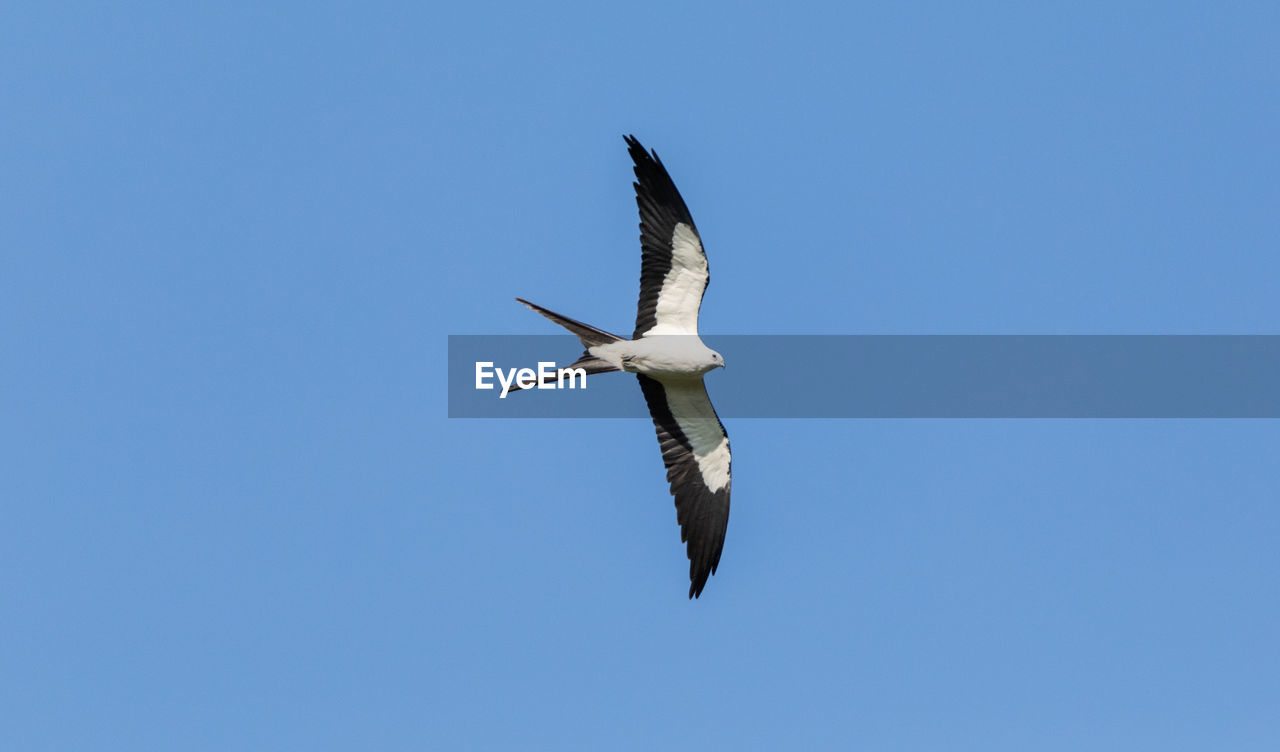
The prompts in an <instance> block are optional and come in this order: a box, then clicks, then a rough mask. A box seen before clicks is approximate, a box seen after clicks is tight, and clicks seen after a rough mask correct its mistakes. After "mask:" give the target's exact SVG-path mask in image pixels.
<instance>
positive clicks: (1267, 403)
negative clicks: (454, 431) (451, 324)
mask: <svg viewBox="0 0 1280 752" xmlns="http://www.w3.org/2000/svg"><path fill="white" fill-rule="evenodd" d="M702 339H703V341H705V342H706V343H707V345H708V346H710V347H712V348H714V349H716V350H718V351H719V352H720V353H721V354H722V355H723V356H724V359H725V363H726V368H724V369H723V370H721V369H717V370H715V371H712V372H711V373H709V374H707V376H706V385H707V390H708V392H709V393H710V395H711V400H712V402H713V403H714V404H715V407H716V410H717V412H719V414H720V416H721V417H722V418H1276V417H1280V336H1277V335H1208V336H1190V335H1187V336H1184V335H1172V336H1170V335H1150V336H1149V335H1121V336H1093V335H1088V336H1077V335H1069V336H1044V335H995V336H985V335H983V336H969V335H960V336H952V335H947V336H938V335H918V336H896V335H895V336H877V335H839V336H828V335H722V336H713V335H704V336H703V338H702ZM581 352H582V346H581V345H580V344H579V343H578V341H577V340H576V339H574V338H573V337H572V336H567V335H564V336H562V335H545V336H544V335H537V336H502V335H475V336H472V335H453V336H450V337H449V363H448V367H449V417H451V418H647V417H648V411H647V410H646V408H645V404H644V399H643V397H642V396H641V394H640V389H639V387H638V386H637V385H636V381H635V378H634V377H633V376H631V375H630V374H620V373H608V374H597V375H595V376H588V377H587V378H586V380H585V383H586V387H585V388H582V385H581V382H579V381H577V380H574V381H573V383H572V384H570V383H562V385H561V386H562V388H557V389H530V390H526V391H516V392H509V393H508V394H506V396H505V397H503V396H502V379H503V378H506V379H507V381H508V383H512V382H511V379H512V378H515V377H518V376H519V371H518V369H522V368H528V369H530V370H531V371H534V370H536V369H537V368H538V364H539V363H544V364H546V365H545V366H544V369H551V368H552V366H551V363H555V364H558V365H560V366H566V365H568V364H570V363H572V362H573V361H574V360H575V359H576V358H577V357H578V355H579V354H581ZM477 364H490V365H488V366H485V365H479V366H478V365H477ZM512 369H516V370H512ZM478 372H479V375H480V382H481V384H482V385H491V388H477V375H478ZM527 376H528V374H526V377H527ZM571 387H572V388H571Z"/></svg>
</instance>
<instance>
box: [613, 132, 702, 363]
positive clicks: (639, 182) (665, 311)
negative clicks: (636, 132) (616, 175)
mask: <svg viewBox="0 0 1280 752" xmlns="http://www.w3.org/2000/svg"><path fill="white" fill-rule="evenodd" d="M625 138H626V141H627V147H628V152H629V153H630V154H631V160H632V161H633V162H635V173H636V182H635V188H636V206H637V207H639V209H640V303H639V307H638V309H637V311H636V331H635V335H634V339H639V338H640V337H643V336H645V335H647V334H697V333H698V309H699V307H700V306H701V305H702V296H703V294H704V293H705V292H706V290H707V283H708V282H709V281H710V280H711V272H710V269H709V267H708V266H707V255H706V253H705V252H703V250H702V238H701V237H699V235H698V228H697V227H696V226H695V225H694V224H693V217H692V216H691V215H690V214H689V207H687V206H685V203H684V199H683V198H681V197H680V191H678V190H676V184H675V183H674V182H672V180H671V176H670V175H668V174H667V168H665V167H663V166H662V161H661V160H659V159H658V155H657V153H656V152H648V151H645V148H644V147H643V146H641V145H640V142H639V141H637V140H636V137H635V136H626V137H625Z"/></svg>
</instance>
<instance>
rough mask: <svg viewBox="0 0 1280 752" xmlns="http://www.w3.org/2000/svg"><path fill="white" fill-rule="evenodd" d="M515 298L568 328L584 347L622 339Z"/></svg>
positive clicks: (611, 369)
mask: <svg viewBox="0 0 1280 752" xmlns="http://www.w3.org/2000/svg"><path fill="white" fill-rule="evenodd" d="M516 300H518V301H519V302H521V303H524V304H525V305H526V306H528V307H529V308H530V309H531V310H534V311H537V312H538V313H541V314H542V315H543V316H546V317H547V318H549V319H551V320H552V321H554V322H556V323H557V324H559V325H560V326H563V327H564V328H565V329H568V330H569V331H571V332H573V333H574V334H575V335H577V337H578V339H580V340H582V344H583V346H584V347H595V346H596V345H607V344H609V343H610V342H620V341H622V337H619V336H618V335H616V334H610V333H608V332H606V331H604V330H603V329H597V328H595V327H594V326H588V325H587V324H584V323H582V322H581V321H574V320H573V319H571V318H569V317H568V316H561V315H560V314H558V313H556V312H555V311H548V310H547V309H545V308H543V307H542V306H540V305H538V304H537V303H530V302H529V301H527V300H525V299H524V298H516ZM578 362H579V363H581V362H582V361H581V360H579V361H578ZM577 365H578V364H577V363H575V364H574V367H576V366H577ZM609 370H610V371H613V370H617V369H615V368H612V367H611V368H609ZM588 373H589V372H588ZM601 373H603V372H601Z"/></svg>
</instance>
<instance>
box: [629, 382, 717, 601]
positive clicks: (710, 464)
mask: <svg viewBox="0 0 1280 752" xmlns="http://www.w3.org/2000/svg"><path fill="white" fill-rule="evenodd" d="M637 377H638V378H639V379H640V388H641V389H642V390H644V398H645V401H646V402H648V403H649V414H650V415H652V416H653V425H654V427H655V428H656V429H657V432H658V444H659V446H661V448H662V462H663V464H665V465H666V466H667V480H668V481H669V482H670V483H671V495H672V496H674V497H675V500H676V519H677V521H679V523H680V540H681V542H684V543H687V544H688V546H687V549H686V550H687V553H688V556H689V582H690V585H689V597H690V598H696V597H698V596H700V595H702V588H703V587H704V586H705V585H706V584H707V578H708V577H710V576H711V575H713V574H715V572H716V567H717V566H719V564H720V552H721V551H723V550H724V535H725V530H726V529H727V528H728V527H729V490H730V487H731V486H732V481H731V464H732V458H731V455H730V451H729V436H728V435H727V434H726V433H725V431H724V426H723V425H722V424H721V423H720V419H719V418H718V417H717V416H716V411H715V408H713V407H712V406H711V398H710V397H708V396H707V390H706V387H705V386H703V383H702V379H700V378H699V379H687V380H681V381H671V382H666V383H663V382H660V381H658V380H656V379H651V378H649V377H648V376H643V375H640V374H637Z"/></svg>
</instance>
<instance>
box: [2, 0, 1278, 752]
mask: <svg viewBox="0 0 1280 752" xmlns="http://www.w3.org/2000/svg"><path fill="white" fill-rule="evenodd" d="M966 5H967V4H966ZM1276 7H1277V6H1276V5H1275V4H1274V3H1263V2H1259V3H1230V4H1207V3H1197V4H1191V3H1143V4H1130V3H1093V4H1080V3H1076V4H1071V5H1069V6H1062V7H1057V8H1043V7H1040V8H1034V9H1033V8H1028V7H1025V6H1024V5H1023V4H1015V3H1010V4H977V5H968V7H965V8H963V9H960V8H957V7H956V4H950V3H923V4H921V3H911V4H894V5H893V6H892V7H890V6H889V5H888V4H883V5H877V6H875V7H863V6H862V5H861V4H858V5H856V6H853V7H850V6H849V5H847V4H844V3H830V4H805V3H800V4H791V5H786V4H769V5H753V4H749V3H748V4H744V3H732V4H730V3H719V4H717V3H709V4H691V3H684V2H681V3H663V2H650V3H642V4H634V3H632V4H626V5H622V4H606V3H594V2H592V3H578V4H570V3H560V4H548V5H540V6H531V5H525V4H514V3H451V4H437V5H429V4H417V3H410V4H402V5H391V6H387V5H377V6H370V5H369V4H366V3H350V4H345V5H338V4H328V3H325V4H315V3H305V4H304V3H298V4H292V5H272V6H265V5H263V4H259V3H243V4H220V5H219V6H218V7H209V6H194V7H193V6H191V5H189V4H171V3H126V4H110V5H109V4H99V3H82V4H52V3H34V2H15V3H8V4H6V5H5V8H4V10H3V11H0V87H2V91H3V97H2V101H3V105H2V110H3V115H2V116H0V197H2V198H3V200H2V201H0V599H2V600H0V607H2V609H3V611H2V612H0V746H2V747H4V748H5V749H13V750H69V749H120V750H131V751H136V750H171V749H183V750H225V749H264V750H265V749H381V750H423V749H440V750H446V749H487V750H514V749H548V750H564V749H584V750H586V749H590V750H595V749H611V750H612V749H617V750H632V749H634V750H652V749H788V748H789V749H802V748H803V749H877V750H933V749H974V750H984V751H985V750H1025V749H1037V750H1079V749H1090V750H1132V749H1166V750H1176V749H1215V750H1219V749H1231V750H1274V749H1276V748H1277V745H1278V744H1280V643H1278V641H1277V639H1276V635H1277V634H1280V600H1278V599H1280V546H1277V542H1278V541H1280V510H1278V509H1277V499H1280V477H1278V473H1277V470H1278V468H1277V459H1278V452H1280V424H1277V423H1276V422H1274V421H1177V420H1153V421H1122V420H1112V421H1088V420H1081V421H1053V420H1038V421H1032V420H1028V421H996V420H986V421H984V420H974V421H929V420H918V421H894V420H846V421H835V420H833V421H783V420H738V421H733V422H731V423H730V424H729V425H728V429H729V431H730V433H731V435H732V437H733V441H734V449H735V455H734V459H735V462H734V470H735V477H734V511H733V518H732V523H731V525H730V528H729V539H728V544H727V546H726V548H725V552H724V559H723V561H722V563H721V569H720V574H719V575H718V576H716V577H715V578H713V579H712V580H711V582H710V583H709V585H708V587H707V590H706V592H705V594H704V596H703V598H702V599H701V600H700V601H697V602H689V601H687V600H685V597H684V596H685V590H686V587H687V583H686V568H687V566H686V563H685V561H684V556H683V552H682V550H681V547H680V545H679V543H678V534H677V529H676V525H675V515H674V511H673V509H672V504H671V501H670V499H669V498H668V496H667V492H666V488H665V482H664V480H663V473H662V467H661V461H660V458H659V455H658V450H657V446H656V442H655V441H654V438H653V434H652V428H651V427H650V426H649V425H647V424H646V423H644V422H643V421H639V420H597V421H567V420H560V421H509V422H508V421H458V420H452V421H451V420H448V419H447V418H446V417H445V415H446V406H445V385H444V354H445V344H446V335H447V334H450V333H454V334H467V333H471V334H478V333H528V334H533V333H551V330H550V329H549V327H550V324H548V323H547V322H546V321H544V320H542V319H541V318H539V317H537V316H535V315H534V314H532V313H530V312H529V311H527V310H525V309H523V308H521V307H520V306H518V305H516V304H515V303H514V302H513V301H512V298H513V297H514V296H516V295H522V296H525V297H528V298H530V299H532V300H534V301H536V302H540V303H542V304H544V305H547V306H549V307H551V308H553V309H556V310H560V311H563V312H564V313H566V314H568V315H571V316H575V317H580V318H583V319H584V320H587V321H589V322H591V323H594V324H597V325H599V326H602V327H604V328H607V329H614V330H621V331H624V332H625V331H628V330H629V329H630V326H631V322H632V321H633V318H634V296H635V292H636V279H637V277H638V270H639V262H638V243H637V240H636V235H637V231H636V226H635V224H636V216H635V207H634V203H633V199H632V192H631V186H630V173H629V160H628V159H627V156H626V152H625V150H624V146H623V143H622V140H621V138H620V135H621V134H622V133H630V132H634V133H635V134H637V135H638V136H639V137H640V138H641V139H642V140H643V141H644V143H645V144H646V145H649V146H652V147H655V148H657V150H658V152H659V153H660V154H661V155H662V157H663V158H664V160H665V161H666V162H667V164H668V166H669V167H670V168H671V170H672V172H673V174H674V176H675V178H676V181H677V183H678V184H679V186H680V188H681V190H682V191H683V193H684V195H685V197H686V199H687V200H688V202H689V204H690V206H691V207H692V209H693V212H694V215H695V217H696V218H697V221H698V225H699V228H700V229H701V231H702V235H703V238H704V241H705V243H706V246H707V248H708V251H709V253H710V257H711V263H712V267H713V270H714V281H713V284H712V286H711V289H710V291H709V293H708V295H707V298H706V307H705V310H704V316H703V325H704V330H705V331H708V332H724V333H735V334H760V333H769V334H773V333H895V334H907V333H926V334H937V333H959V334H964V333H1036V334H1061V333H1093V334H1098V333H1156V334H1158V333H1277V322H1278V321H1280V295H1277V280H1280V254H1278V253H1277V250H1278V249H1280V178H1278V177H1277V176H1278V175H1280V145H1278V141H1277V138H1276V134H1277V133H1280V95H1278V94H1277V92H1280V52H1278V51H1277V49H1278V48H1277V45H1276V39H1277V38H1278V37H1280V12H1278V11H1277V10H1276ZM712 344H713V346H714V341H713V342H712ZM730 369H732V365H730ZM721 376H722V374H716V375H714V376H712V377H711V380H712V382H713V385H712V389H713V391H714V381H715V380H716V379H717V378H720V377H721ZM813 388H814V389H829V390H839V389H840V388H841V385H840V381H839V378H838V377H833V378H830V379H825V378H820V377H819V378H817V379H816V380H815V383H814V386H813Z"/></svg>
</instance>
